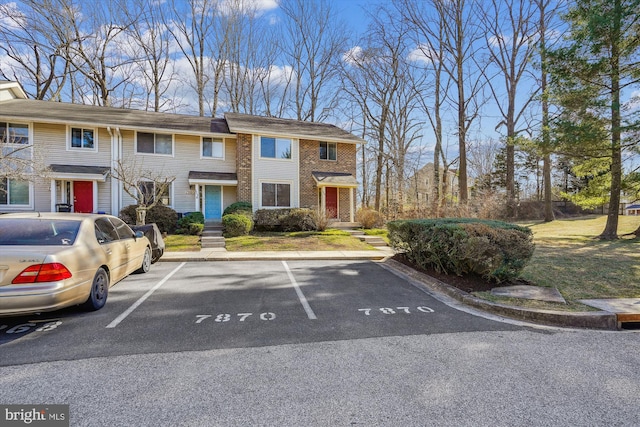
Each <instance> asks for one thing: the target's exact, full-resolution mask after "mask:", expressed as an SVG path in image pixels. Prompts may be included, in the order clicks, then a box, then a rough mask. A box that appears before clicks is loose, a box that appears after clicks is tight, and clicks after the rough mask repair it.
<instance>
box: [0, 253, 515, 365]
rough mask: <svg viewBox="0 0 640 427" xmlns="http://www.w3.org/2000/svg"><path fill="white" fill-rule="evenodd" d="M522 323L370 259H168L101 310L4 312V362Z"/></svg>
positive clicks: (0, 339)
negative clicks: (460, 304)
mask: <svg viewBox="0 0 640 427" xmlns="http://www.w3.org/2000/svg"><path fill="white" fill-rule="evenodd" d="M520 329H522V327H520V326H515V325H512V324H507V323H501V322H496V321H492V320H489V319H486V318H483V317H477V316H474V315H472V314H469V313H466V312H462V311H458V310H456V309H454V308H452V307H449V306H447V305H445V304H443V303H441V302H440V301H438V300H437V299H435V298H434V297H432V296H431V295H429V294H428V293H426V292H425V291H424V290H422V289H419V288H417V287H415V286H413V285H412V284H411V283H409V282H408V281H407V280H405V279H403V278H401V277H399V276H396V275H395V274H393V273H392V272H390V271H388V270H386V269H384V268H382V267H381V266H380V265H379V264H377V263H375V262H371V261H347V260H340V261H337V260H334V261H331V260H324V261H318V260H315V261H311V260H305V261H282V260H281V261H253V262H251V261H235V262H234V261H225V262H208V263H201V262H200V263H198V262H182V263H178V262H175V263H174V262H164V263H159V264H156V265H154V266H153V268H152V270H151V272H149V273H148V274H144V275H132V276H129V277H128V278H126V279H125V280H123V281H121V282H120V283H118V284H117V285H116V286H114V287H112V288H111V290H110V294H109V299H108V302H107V305H106V306H105V307H104V308H103V309H102V310H100V311H98V312H94V313H83V312H79V311H78V310H77V309H66V310H62V311H58V312H53V313H43V314H40V315H33V316H23V317H16V318H0V365H2V366H8V365H15V364H25V363H35V362H41V361H55V360H77V359H84V358H91V357H103V356H118V355H129V354H152V353H168V352H178V351H193V350H210V349H225V348H244V347H263V346H274V345H281V344H298V343H310V342H323V341H338V340H353V339H363V338H372V337H393V336H409V335H429V334H442V333H451V332H472V331H496V330H520Z"/></svg>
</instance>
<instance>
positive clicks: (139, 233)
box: [134, 230, 144, 239]
mask: <svg viewBox="0 0 640 427" xmlns="http://www.w3.org/2000/svg"><path fill="white" fill-rule="evenodd" d="M134 237H135V238H136V239H139V238H141V237H144V233H143V232H142V231H140V230H138V231H136V232H135V234H134Z"/></svg>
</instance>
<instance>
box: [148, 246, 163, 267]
mask: <svg viewBox="0 0 640 427" xmlns="http://www.w3.org/2000/svg"><path fill="white" fill-rule="evenodd" d="M162 255H164V249H158V250H156V251H155V252H154V254H153V258H152V259H151V264H155V263H156V262H158V261H159V260H160V258H162Z"/></svg>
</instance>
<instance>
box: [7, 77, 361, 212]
mask: <svg viewBox="0 0 640 427" xmlns="http://www.w3.org/2000/svg"><path fill="white" fill-rule="evenodd" d="M26 98H27V97H26V95H25V93H24V92H23V91H22V89H21V88H20V86H19V85H18V84H17V83H16V82H9V81H0V146H2V144H8V145H11V144H13V145H16V144H17V145H28V146H29V147H28V148H29V149H31V150H33V153H41V154H44V156H43V157H45V161H46V164H47V166H48V167H49V169H50V173H48V174H47V177H46V179H45V178H40V179H36V180H34V181H33V182H11V180H10V179H7V178H0V185H1V186H2V188H4V189H6V191H0V212H12V211H55V210H56V209H59V207H60V206H62V205H66V206H69V205H70V209H71V211H73V212H107V213H111V214H115V215H117V214H118V212H119V211H120V209H122V208H123V207H124V206H127V205H129V204H133V203H134V200H133V199H132V198H131V197H130V196H129V195H127V194H126V193H125V192H124V191H123V189H122V185H121V183H120V182H119V181H118V180H116V179H115V178H114V177H113V174H112V173H111V171H112V170H113V168H114V167H115V165H116V164H117V162H118V161H121V160H123V159H125V160H126V159H135V160H136V161H137V162H138V163H140V164H143V165H144V167H145V168H152V169H155V170H162V171H165V172H166V174H167V175H170V176H175V177H176V179H175V181H174V182H173V183H172V184H171V186H170V188H169V189H168V191H167V192H166V193H165V194H164V195H162V203H163V204H165V205H167V206H170V207H172V208H173V209H175V210H176V211H178V212H193V211H200V212H203V214H204V216H205V218H207V219H213V220H216V219H220V218H221V215H222V212H223V210H224V208H225V207H227V206H229V205H230V204H232V203H234V202H236V201H246V202H250V203H252V205H253V208H254V210H256V209H261V208H265V209H270V208H289V207H291V208H294V207H307V208H312V209H317V210H319V211H321V212H324V213H326V215H327V217H328V218H330V219H333V220H335V221H341V222H353V221H354V214H355V189H356V188H357V186H358V183H357V181H356V148H357V145H358V144H361V143H363V142H364V141H363V140H362V139H360V138H358V137H356V136H354V135H352V134H350V133H349V132H346V131H344V130H342V129H340V128H338V127H336V126H333V125H330V124H324V123H310V122H301V121H296V120H285V119H276V118H268V117H259V116H251V115H245V114H235V113H227V114H225V115H224V118H207V117H198V116H190V115H181V114H168V113H153V112H145V111H137V110H126V109H119V108H108V107H97V106H90V105H80V104H70V103H60V102H50V101H38V100H29V99H26Z"/></svg>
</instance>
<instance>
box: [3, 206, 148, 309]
mask: <svg viewBox="0 0 640 427" xmlns="http://www.w3.org/2000/svg"><path fill="white" fill-rule="evenodd" d="M150 268H151V244H150V242H149V240H148V239H147V238H146V237H144V235H143V234H142V232H137V233H136V232H134V231H132V230H131V228H130V227H129V226H128V225H127V224H125V223H124V222H123V221H122V220H120V219H119V218H116V217H114V216H111V215H93V214H72V213H37V212H29V213H19V214H6V215H0V315H2V316H7V315H18V314H27V313H38V312H45V311H52V310H57V309H60V308H63V307H69V306H73V305H81V306H82V307H83V308H84V309H86V310H90V311H94V310H99V309H101V308H102V307H103V306H104V305H105V303H106V301H107V295H108V293H109V288H110V287H111V286H113V285H114V284H115V283H117V282H118V281H120V280H122V279H123V278H125V277H126V276H127V275H129V274H131V273H133V272H134V271H138V272H141V273H146V272H147V271H149V269H150Z"/></svg>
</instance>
